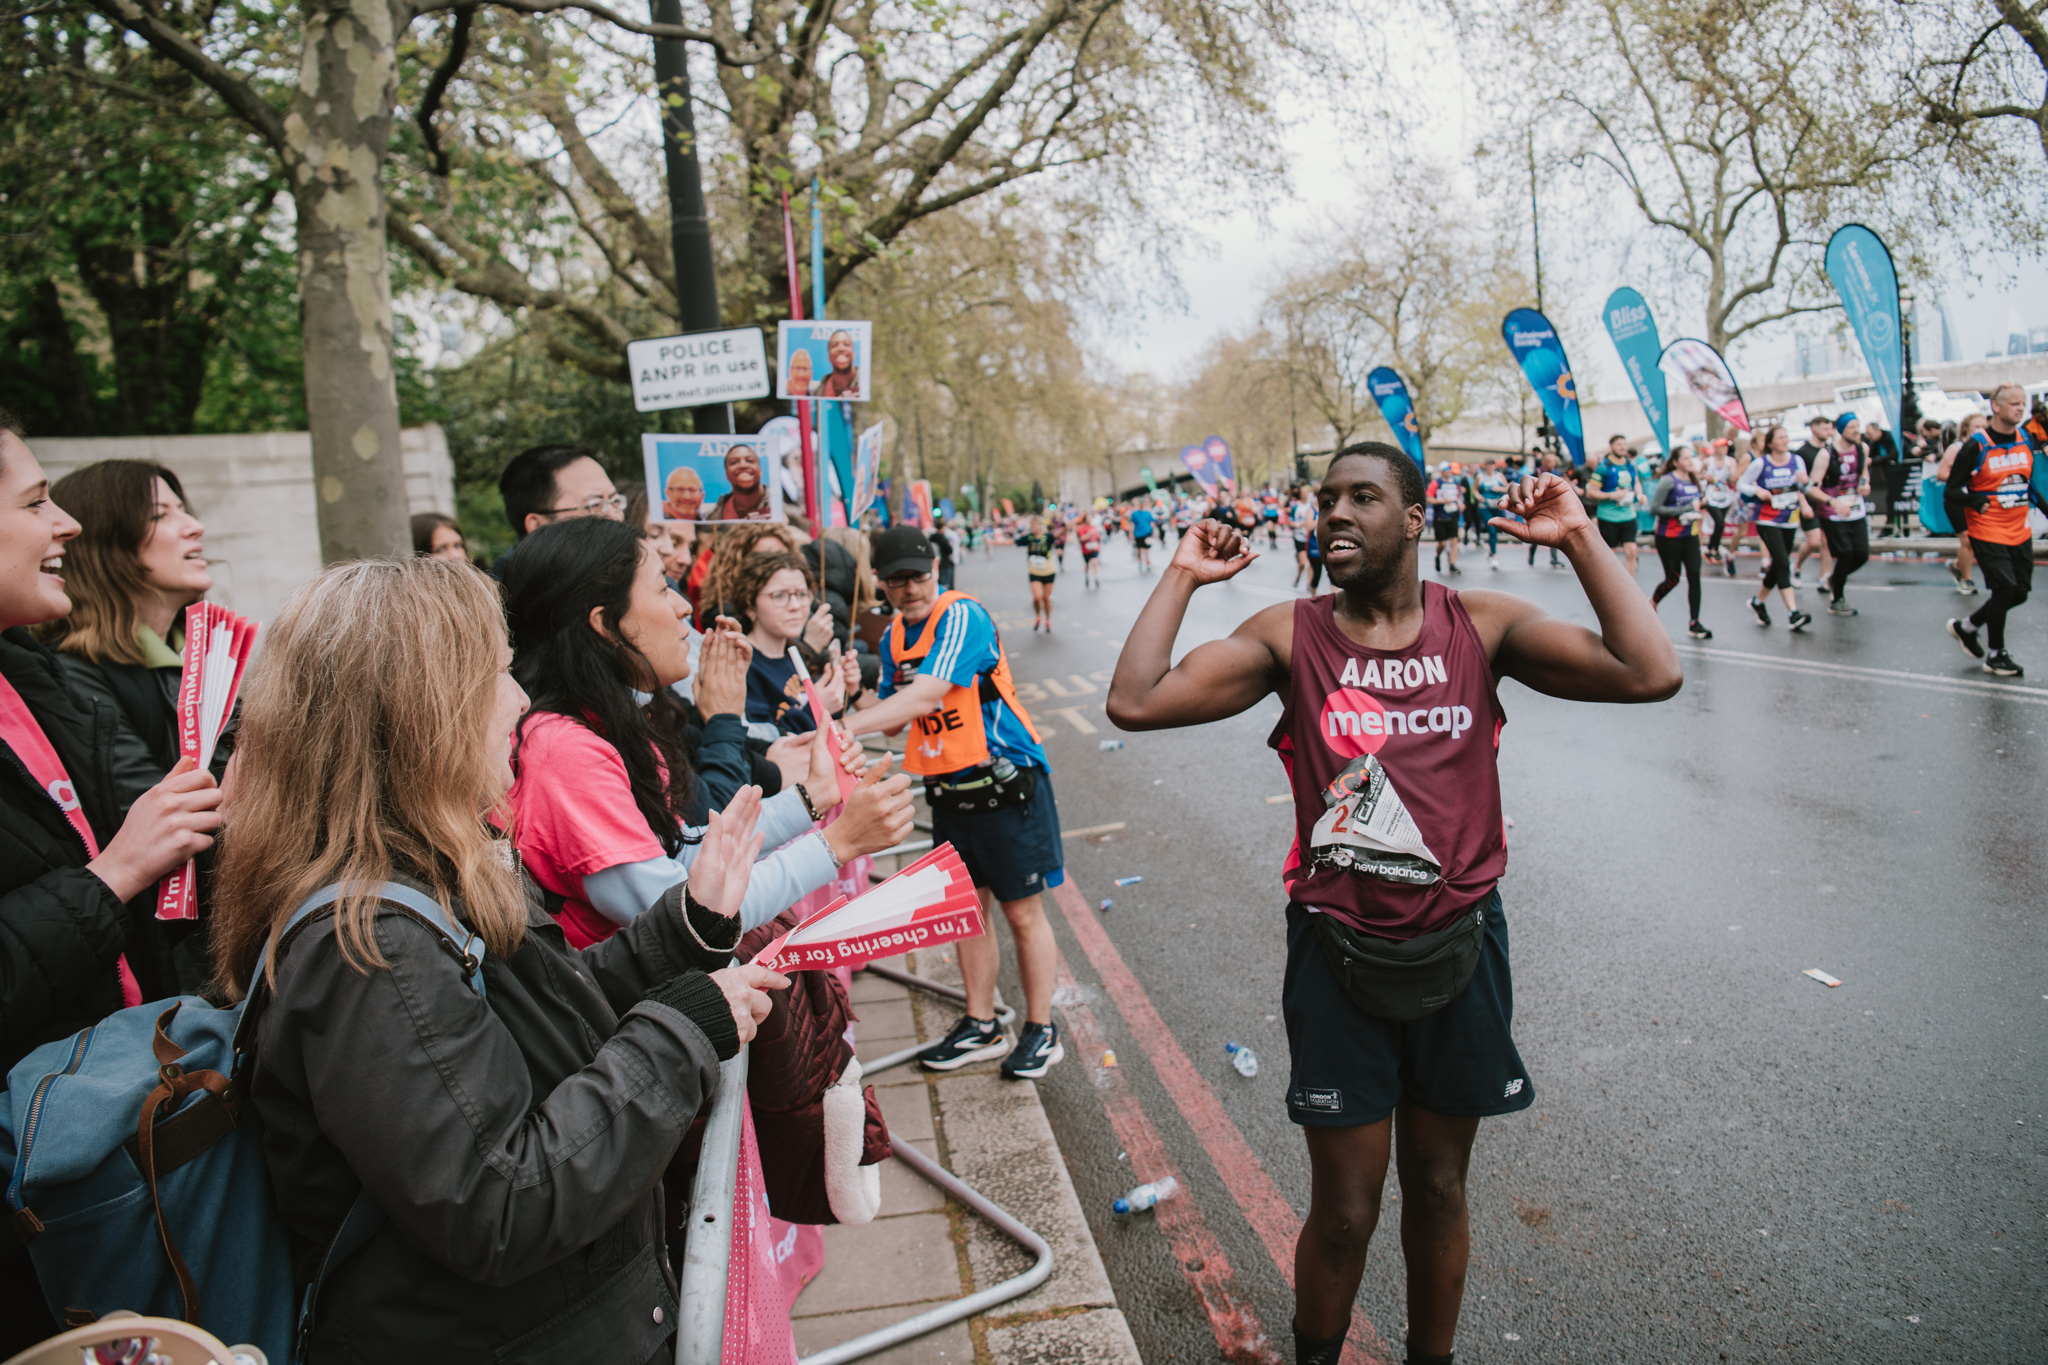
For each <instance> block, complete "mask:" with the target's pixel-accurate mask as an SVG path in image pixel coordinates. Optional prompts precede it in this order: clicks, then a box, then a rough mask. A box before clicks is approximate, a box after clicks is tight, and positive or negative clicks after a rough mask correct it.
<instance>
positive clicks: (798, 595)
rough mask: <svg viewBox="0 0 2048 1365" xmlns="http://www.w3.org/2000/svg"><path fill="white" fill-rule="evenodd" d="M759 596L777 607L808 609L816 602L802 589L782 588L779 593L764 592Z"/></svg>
mask: <svg viewBox="0 0 2048 1365" xmlns="http://www.w3.org/2000/svg"><path fill="white" fill-rule="evenodd" d="M761 596H763V597H765V598H767V599H768V600H769V601H770V602H773V603H774V604H775V605H776V606H778V607H788V606H798V607H808V606H809V605H811V603H812V602H814V601H816V600H817V599H816V598H814V597H813V596H811V594H810V593H808V592H806V591H804V590H803V589H802V588H784V589H783V590H782V591H781V592H764V593H762V594H761Z"/></svg>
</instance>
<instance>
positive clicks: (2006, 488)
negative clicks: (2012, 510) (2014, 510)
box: [1991, 474, 2027, 507]
mask: <svg viewBox="0 0 2048 1365" xmlns="http://www.w3.org/2000/svg"><path fill="white" fill-rule="evenodd" d="M1991 501H1992V502H1993V503H1994V504H1995V505H1997V506H1999V507H2025V506H2026V505H2027V481H2026V479H2025V478H2023V477H2021V476H2020V475H2018V474H2012V475H2008V476H2007V477H2006V480H2005V482H2004V483H2002V484H2000V485H1998V489H1997V491H1996V492H1994V493H1993V494H1992V495H1991Z"/></svg>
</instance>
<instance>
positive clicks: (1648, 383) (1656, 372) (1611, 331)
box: [1607, 289, 1671, 455]
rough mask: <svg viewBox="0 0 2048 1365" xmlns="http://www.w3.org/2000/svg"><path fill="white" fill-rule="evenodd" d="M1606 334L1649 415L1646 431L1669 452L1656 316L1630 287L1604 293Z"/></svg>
mask: <svg viewBox="0 0 2048 1365" xmlns="http://www.w3.org/2000/svg"><path fill="white" fill-rule="evenodd" d="M1607 335H1608V337H1609V338H1610V339H1611V340H1612V341H1613V342H1614V349H1615V350H1616V351H1618V352H1619V353H1620V354H1621V367H1622V368H1623V369H1624V370H1627V371H1628V382H1629V383H1630V384H1633V385H1634V386H1635V390H1636V402H1638V403H1640V404H1642V405H1643V416H1645V417H1647V418H1649V419H1650V434H1651V435H1653V436H1655V437H1656V438H1657V449H1659V450H1661V451H1663V452H1664V453H1665V454H1666V455H1669V454H1670V453H1671V404H1670V401H1669V396H1668V395H1667V394H1666V393H1665V391H1664V371H1663V370H1661V369H1659V368H1658V365H1657V362H1658V360H1659V358H1660V357H1662V356H1663V354H1664V347H1663V346H1662V345H1661V344H1660V343H1659V342H1658V340H1657V319H1655V318H1653V317H1651V316H1650V305H1649V304H1647V303H1645V302H1644V301H1643V296H1642V295H1641V294H1638V293H1637V292H1636V291H1635V290H1633V289H1617V290H1615V291H1614V292H1613V293H1612V294H1609V295H1608V296H1607Z"/></svg>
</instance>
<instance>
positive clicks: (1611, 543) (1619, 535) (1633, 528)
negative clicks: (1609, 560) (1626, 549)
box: [1594, 517, 1640, 550]
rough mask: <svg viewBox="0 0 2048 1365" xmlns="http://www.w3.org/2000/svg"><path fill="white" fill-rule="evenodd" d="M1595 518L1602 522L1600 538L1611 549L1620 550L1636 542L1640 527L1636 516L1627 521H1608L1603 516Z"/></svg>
mask: <svg viewBox="0 0 2048 1365" xmlns="http://www.w3.org/2000/svg"><path fill="white" fill-rule="evenodd" d="M1594 520H1595V521H1598V522H1599V523H1600V539H1601V540H1603V541H1605V542H1606V543H1607V545H1608V547H1609V548H1610V549H1616V550H1618V549H1620V548H1621V547H1622V546H1624V545H1633V544H1635V543H1636V535H1637V533H1638V531H1639V529H1640V528H1639V527H1638V526H1637V525H1636V519H1635V518H1634V517H1630V518H1629V519H1628V520H1627V521H1608V520H1606V519H1605V518H1602V517H1595V518H1594Z"/></svg>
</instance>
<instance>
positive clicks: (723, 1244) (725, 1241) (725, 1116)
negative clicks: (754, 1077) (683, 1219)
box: [676, 1047, 747, 1365]
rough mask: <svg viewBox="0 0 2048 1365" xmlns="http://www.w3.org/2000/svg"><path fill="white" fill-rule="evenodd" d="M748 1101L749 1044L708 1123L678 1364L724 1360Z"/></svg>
mask: <svg viewBox="0 0 2048 1365" xmlns="http://www.w3.org/2000/svg"><path fill="white" fill-rule="evenodd" d="M746 1103H747V1049H746V1048H744V1047H742V1048H741V1049H740V1050H739V1055H738V1056H736V1057H734V1058H733V1059H732V1060H731V1061H729V1062H723V1063H720V1065H719V1068H718V1094H717V1095H715V1096H714V1097H713V1098H712V1101H711V1115H710V1117H709V1118H708V1119H706V1120H705V1122H704V1146H703V1148H702V1153H701V1155H700V1156H699V1157H698V1158H697V1178H696V1180H695V1182H694V1183H692V1184H691V1186H690V1231H689V1234H688V1235H687V1236H685V1237H684V1238H683V1270H682V1275H681V1281H682V1283H681V1286H680V1290H681V1292H680V1298H681V1301H682V1302H681V1306H680V1308H679V1310H678V1321H677V1324H676V1365H718V1362H719V1361H720V1360H721V1359H722V1358H723V1356H724V1353H725V1285H726V1280H727V1278H728V1277H729V1275H730V1272H731V1268H732V1267H731V1262H732V1220H733V1210H732V1200H733V1186H734V1184H735V1183H736V1182H737V1181H738V1179H739V1167H740V1118H741V1115H742V1114H743V1113H744V1112H745V1109H746Z"/></svg>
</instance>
